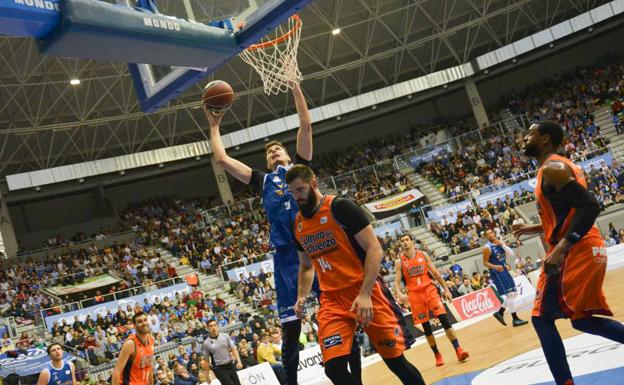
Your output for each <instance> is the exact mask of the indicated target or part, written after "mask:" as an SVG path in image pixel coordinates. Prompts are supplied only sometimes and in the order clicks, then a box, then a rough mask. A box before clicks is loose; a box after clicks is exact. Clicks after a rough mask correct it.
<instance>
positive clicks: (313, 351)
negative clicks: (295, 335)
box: [297, 345, 325, 384]
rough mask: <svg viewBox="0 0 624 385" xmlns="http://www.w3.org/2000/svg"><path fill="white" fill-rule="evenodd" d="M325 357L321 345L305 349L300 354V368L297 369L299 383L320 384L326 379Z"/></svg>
mask: <svg viewBox="0 0 624 385" xmlns="http://www.w3.org/2000/svg"><path fill="white" fill-rule="evenodd" d="M322 364H323V355H322V354H321V347H320V345H315V346H313V347H311V348H307V349H304V350H302V351H300V352H299V367H298V368H297V377H298V381H299V383H301V384H310V383H312V384H318V383H319V379H321V378H324V377H325V368H324V367H323V365H322Z"/></svg>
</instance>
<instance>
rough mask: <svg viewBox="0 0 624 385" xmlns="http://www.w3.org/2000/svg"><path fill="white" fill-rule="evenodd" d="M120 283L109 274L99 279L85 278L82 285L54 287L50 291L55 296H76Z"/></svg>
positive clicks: (102, 275)
mask: <svg viewBox="0 0 624 385" xmlns="http://www.w3.org/2000/svg"><path fill="white" fill-rule="evenodd" d="M117 282H119V279H117V278H115V277H113V276H112V275H108V274H101V275H98V276H97V277H89V278H85V280H84V281H83V282H82V283H79V284H76V285H69V286H61V285H59V286H53V287H50V288H48V290H49V291H50V292H51V293H52V294H55V295H58V296H60V295H68V294H76V293H80V292H83V291H88V290H94V289H97V288H100V287H105V286H110V285H114V284H116V283H117Z"/></svg>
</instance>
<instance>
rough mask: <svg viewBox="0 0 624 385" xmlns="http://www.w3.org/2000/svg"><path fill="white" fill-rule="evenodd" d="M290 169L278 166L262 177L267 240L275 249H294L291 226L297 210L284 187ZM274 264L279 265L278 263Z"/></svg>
mask: <svg viewBox="0 0 624 385" xmlns="http://www.w3.org/2000/svg"><path fill="white" fill-rule="evenodd" d="M290 167H291V166H290V165H288V166H286V167H284V166H281V165H280V166H277V169H276V170H275V171H273V172H269V173H266V174H265V175H264V184H263V187H262V202H263V206H264V211H266V215H267V217H268V218H269V223H270V224H271V233H270V237H269V239H270V241H271V244H273V247H275V248H276V249H280V248H282V247H284V246H292V247H293V248H295V245H294V238H293V235H292V226H293V221H294V220H295V216H296V215H297V212H298V211H299V208H298V207H297V202H296V201H295V199H294V198H293V196H292V194H291V193H290V192H289V191H288V186H286V172H287V171H288V170H289V169H290ZM274 262H275V263H279V261H274Z"/></svg>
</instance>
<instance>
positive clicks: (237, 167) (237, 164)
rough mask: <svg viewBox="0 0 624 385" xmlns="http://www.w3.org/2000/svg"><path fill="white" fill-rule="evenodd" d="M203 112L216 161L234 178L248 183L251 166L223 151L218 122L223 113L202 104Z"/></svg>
mask: <svg viewBox="0 0 624 385" xmlns="http://www.w3.org/2000/svg"><path fill="white" fill-rule="evenodd" d="M204 113H205V114H206V118H207V119H208V124H209V125H210V142H211V146H212V153H213V155H214V157H215V160H216V161H217V163H218V164H219V165H220V166H221V167H223V169H224V170H225V171H226V172H227V173H229V174H230V175H232V176H233V177H234V178H236V179H238V180H240V181H241V182H243V183H245V184H249V181H250V180H251V167H249V166H247V165H246V164H245V163H243V162H241V161H238V160H236V159H234V158H232V157H230V156H229V155H228V154H227V153H226V152H225V146H224V145H223V141H222V140H221V132H220V131H219V124H221V117H222V116H223V115H219V116H217V115H215V114H214V113H212V112H211V111H210V110H209V109H208V108H207V107H206V106H205V105H204Z"/></svg>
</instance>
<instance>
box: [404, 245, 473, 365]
mask: <svg viewBox="0 0 624 385" xmlns="http://www.w3.org/2000/svg"><path fill="white" fill-rule="evenodd" d="M399 242H401V248H402V249H403V254H402V255H401V257H400V258H398V259H397V260H396V263H395V266H396V269H395V271H396V274H395V276H394V284H395V286H394V287H395V291H396V294H397V300H398V301H399V302H400V303H403V304H409V305H410V308H411V309H412V320H413V321H414V325H422V327H423V330H424V331H425V337H426V338H427V342H428V343H429V347H430V348H431V350H432V351H433V355H434V356H435V361H436V366H442V365H444V359H443V358H442V354H441V353H440V352H439V351H438V346H437V345H436V339H435V336H434V335H433V328H432V327H431V323H430V322H429V313H433V315H434V316H435V317H436V318H438V320H440V323H441V324H442V327H443V328H444V332H445V333H446V337H447V338H448V339H449V341H451V344H453V348H455V353H456V355H457V359H458V360H459V361H460V362H463V361H465V360H466V359H467V358H468V357H469V354H468V352H465V351H464V350H463V349H462V348H461V347H460V346H459V341H458V340H457V335H456V334H455V330H454V329H453V326H452V325H451V322H450V321H449V319H448V317H447V316H446V309H445V308H444V304H443V303H442V300H441V299H440V295H439V294H438V289H437V288H436V287H435V285H434V284H433V280H432V279H431V278H432V277H433V278H435V280H436V281H438V283H439V284H440V286H442V288H443V289H444V296H445V297H446V299H447V300H449V301H451V300H452V299H453V296H452V295H451V292H450V291H449V289H448V287H447V286H446V281H445V280H444V278H442V275H441V274H440V272H439V271H438V269H436V267H435V265H434V264H433V262H431V258H429V256H428V255H427V253H424V252H422V251H420V250H416V247H414V241H413V240H412V237H411V236H410V235H409V234H405V235H402V236H401V237H400V238H399ZM401 282H403V283H405V288H406V289H407V295H405V294H403V292H402V291H401Z"/></svg>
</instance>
